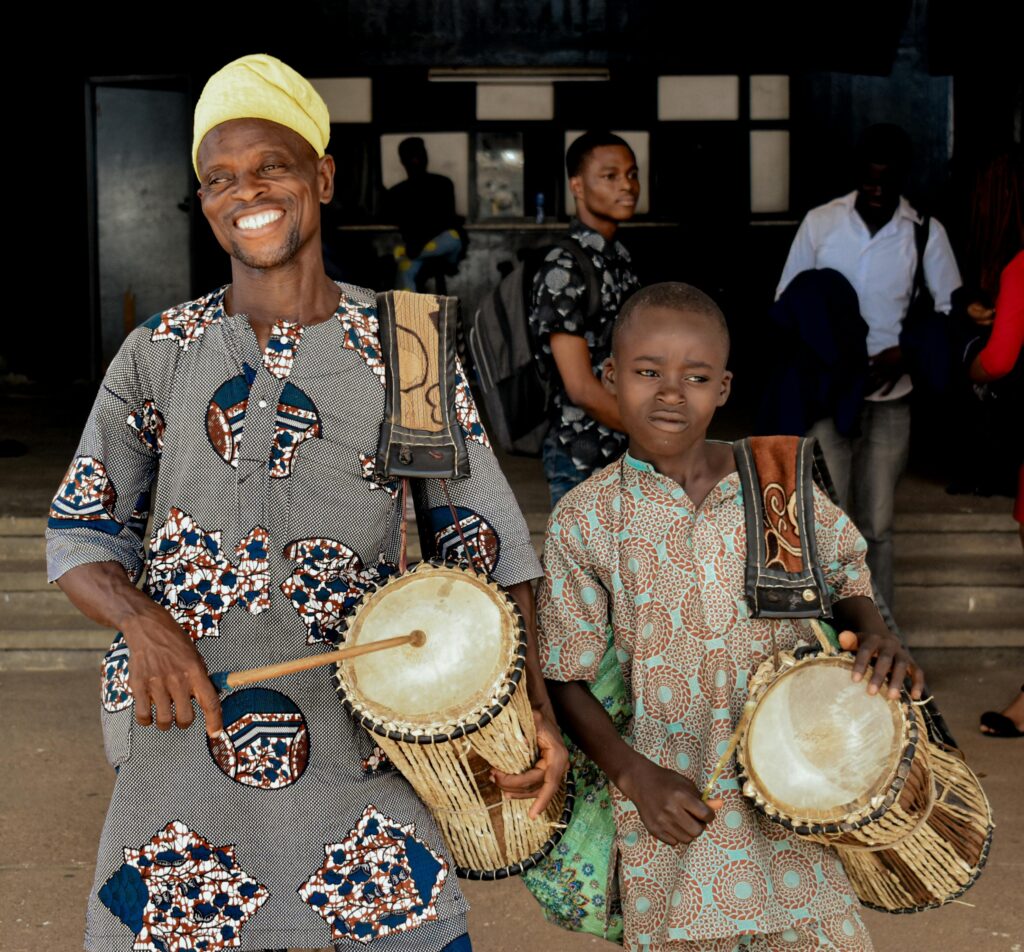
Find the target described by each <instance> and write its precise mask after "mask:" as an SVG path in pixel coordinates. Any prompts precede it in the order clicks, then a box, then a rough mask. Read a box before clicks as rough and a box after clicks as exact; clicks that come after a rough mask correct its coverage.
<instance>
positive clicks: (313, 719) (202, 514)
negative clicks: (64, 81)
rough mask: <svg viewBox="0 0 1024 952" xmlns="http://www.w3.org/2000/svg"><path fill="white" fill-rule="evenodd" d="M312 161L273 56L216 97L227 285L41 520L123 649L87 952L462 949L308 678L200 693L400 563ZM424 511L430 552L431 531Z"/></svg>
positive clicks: (280, 655) (422, 830)
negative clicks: (216, 676)
mask: <svg viewBox="0 0 1024 952" xmlns="http://www.w3.org/2000/svg"><path fill="white" fill-rule="evenodd" d="M329 135H330V123H329V116H328V111H327V108H326V106H325V105H324V103H323V101H322V100H321V98H320V97H319V95H317V93H316V91H315V90H314V89H313V87H312V86H311V85H310V83H308V82H307V81H306V80H305V79H303V78H302V77H301V76H299V75H298V73H296V72H295V71H294V70H292V69H291V68H290V67H288V66H286V65H285V64H284V63H282V62H280V61H279V60H276V59H274V58H273V57H271V56H265V55H260V56H247V57H243V58H242V59H239V60H236V61H235V62H233V63H230V64H228V65H227V66H226V67H224V69H222V70H221V71H220V72H218V73H216V74H215V75H214V76H213V77H212V78H211V79H210V81H209V82H208V84H207V85H206V87H205V89H204V90H203V93H202V95H201V97H200V99H199V103H198V105H197V107H196V113H195V138H194V144H193V150H192V159H193V164H194V167H195V170H196V174H197V175H198V176H199V182H200V187H199V197H200V200H201V202H202V208H203V213H204V215H205V216H206V218H207V220H208V221H209V223H210V226H211V228H212V229H213V232H214V234H215V236H216V237H217V240H218V241H219V242H220V244H221V246H222V247H223V248H224V249H225V251H227V252H228V253H229V254H230V256H231V271H232V280H231V284H230V285H227V286H226V287H223V288H220V289H218V290H216V291H213V292H211V293H210V294H207V295H205V296H204V297H201V298H198V299H197V300H194V301H189V302H186V303H184V304H179V305H177V306H175V307H171V308H169V309H168V310H166V311H163V312H161V313H159V314H156V315H154V316H153V317H152V318H151V319H150V320H148V321H147V322H146V323H145V324H144V325H143V326H141V327H139V328H137V329H136V330H135V331H134V332H133V333H132V334H131V335H130V336H129V337H128V339H127V340H126V341H125V343H124V346H123V347H122V349H121V351H120V353H119V354H118V355H117V357H116V358H115V359H114V361H113V363H112V364H111V366H110V369H109V371H108V372H107V375H106V379H105V381H104V384H103V387H102V388H101V390H100V393H99V395H98V397H97V400H96V403H95V405H94V407H93V411H92V414H91V416H90V418H89V421H88V423H87V425H86V428H85V432H84V434H83V436H82V440H81V442H80V444H79V447H78V450H77V452H76V454H75V459H74V460H73V462H72V463H71V466H70V468H69V470H68V473H67V476H66V478H65V480H64V482H63V484H62V485H61V487H60V488H59V489H58V492H57V495H56V496H55V498H54V502H53V505H52V507H51V510H50V518H49V529H48V563H49V575H50V578H51V580H56V581H58V583H59V584H60V586H61V588H62V589H63V590H64V591H65V592H66V593H67V594H68V596H69V597H70V598H71V600H72V601H73V602H74V603H75V605H77V606H78V607H79V608H80V609H81V610H82V611H83V612H84V613H85V614H87V615H88V616H89V617H91V618H93V619H94V620H96V621H98V622H100V623H101V624H104V625H107V626H109V627H111V628H115V629H117V630H118V634H117V637H116V638H115V640H114V643H113V644H112V646H111V649H110V651H109V652H108V654H107V656H106V657H105V658H104V663H103V679H102V702H103V713H102V719H103V728H104V740H105V746H106V749H107V754H108V757H109V759H110V761H111V763H112V764H113V765H114V767H115V768H117V771H118V773H117V782H116V785H115V788H114V793H113V798H112V801H111V806H110V810H109V812H108V815H107V822H106V825H105V828H104V831H103V836H102V839H101V843H100V850H99V858H98V861H97V868H96V878H95V884H94V888H93V891H92V894H91V901H90V906H89V922H88V931H87V935H86V946H87V948H89V949H91V950H104V952H114V950H124V952H129V950H132V949H142V948H146V949H159V950H165V952H185V950H189V952H192V950H198V949H203V950H208V952H213V950H218V949H226V948H238V949H250V950H261V949H269V948H281V947H284V946H288V947H300V948H312V947H323V946H326V945H329V944H332V943H340V944H342V945H344V946H346V947H351V946H350V942H351V941H357V942H360V943H371V942H372V944H373V945H374V947H375V948H381V949H384V950H392V949H394V950H410V952H435V950H439V949H445V948H449V947H450V948H451V949H467V948H468V947H469V942H468V939H467V938H466V936H465V931H466V922H465V910H466V904H465V901H464V900H463V898H462V896H461V895H460V893H459V891H458V888H457V886H456V883H455V877H454V875H452V874H453V872H454V870H453V868H452V865H451V861H450V859H449V857H448V855H447V852H446V849H445V846H444V844H443V842H442V841H441V839H440V836H439V835H438V831H437V829H436V827H435V826H434V823H433V821H432V819H431V818H430V816H429V814H428V812H427V811H426V809H425V808H424V806H423V805H422V804H421V803H420V802H419V800H418V799H417V798H416V796H415V795H414V794H413V792H412V790H411V788H410V787H409V786H408V784H407V783H406V782H405V780H404V779H403V778H402V777H401V776H400V775H399V774H398V773H397V772H396V771H395V770H394V768H393V767H392V766H391V765H390V764H389V763H388V762H387V760H386V758H384V757H383V755H382V754H381V752H380V751H379V749H377V748H375V746H374V744H373V742H372V740H370V737H369V735H368V734H367V733H366V731H365V730H363V729H362V728H361V727H360V726H359V725H358V724H356V723H355V722H354V721H353V720H352V718H351V717H349V716H348V715H347V714H346V713H345V712H344V710H343V708H342V707H341V705H340V703H339V701H338V699H337V696H336V694H335V691H334V687H333V684H332V681H331V676H330V672H329V669H327V668H325V667H320V668H316V669H314V670H312V671H307V672H304V673H301V674H295V675H289V676H287V677H285V678H281V679H279V680H277V681H272V682H267V683H265V684H264V683H261V684H260V686H258V687H251V688H244V689H240V690H236V691H234V692H232V693H230V694H228V695H226V696H225V697H224V698H223V699H220V698H219V697H218V695H217V692H216V690H215V689H214V687H213V685H212V683H211V681H210V678H209V672H211V671H236V670H241V669H246V668H251V667H255V666H258V665H262V664H266V663H268V662H273V661H281V660H287V659H291V658H297V657H302V656H305V655H309V654H320V653H322V652H324V651H328V650H330V649H331V648H332V647H333V646H334V645H336V644H337V643H338V642H339V641H341V640H342V639H343V632H344V621H343V619H344V616H345V615H346V614H347V612H348V611H349V609H350V608H351V606H352V604H353V603H354V602H355V601H356V599H357V598H358V597H359V595H360V594H361V593H362V592H364V591H366V590H367V589H369V588H370V587H371V586H372V585H373V584H374V583H375V582H377V581H379V580H381V579H382V578H383V577H386V576H387V575H389V574H391V573H393V572H394V571H395V565H396V563H397V561H398V554H399V551H400V547H401V520H402V507H401V504H400V501H399V497H398V492H397V488H396V486H394V485H391V484H385V485H378V484H377V483H375V482H373V481H372V478H371V477H372V459H373V454H374V451H375V449H376V446H377V440H378V435H379V431H380V426H381V421H382V419H383V416H384V396H385V391H384V387H383V386H382V384H383V382H384V380H385V378H386V374H387V366H386V363H385V361H384V359H383V357H382V349H381V346H380V341H379V339H378V336H377V327H378V325H377V316H376V309H375V304H376V301H375V297H374V295H373V293H372V292H369V291H366V290H364V289H362V288H357V287H353V286H350V285H338V284H335V283H334V282H332V281H331V280H330V279H329V278H328V277H327V275H326V273H325V271H324V266H323V259H322V253H321V244H320V205H321V204H324V203H327V202H329V201H330V199H331V195H332V191H333V184H334V161H333V159H332V158H331V156H330V155H329V154H327V152H326V147H327V142H328V138H329ZM457 375H458V381H457V383H458V387H459V394H460V400H459V401H458V404H459V405H458V410H457V414H458V417H459V422H460V424H462V428H463V431H464V435H465V441H466V444H467V447H466V448H467V451H468V453H469V458H470V462H471V469H472V476H471V477H470V478H468V479H462V480H458V481H455V482H453V483H452V484H451V486H450V492H451V495H452V497H453V502H454V504H455V506H456V507H457V508H456V512H457V514H458V519H459V523H460V528H461V530H462V534H463V535H466V536H469V535H471V534H474V535H475V538H477V539H486V540H490V541H489V543H488V544H487V545H478V546H477V549H478V552H477V553H476V558H477V560H478V562H479V564H480V567H481V568H483V569H485V570H486V571H487V572H488V573H489V574H490V576H491V578H492V579H493V580H494V581H495V582H497V583H498V584H500V585H503V586H506V587H507V588H508V589H509V591H510V593H511V594H512V596H513V597H514V598H515V599H516V600H517V601H518V602H519V603H520V605H521V607H522V608H523V609H524V614H525V615H526V617H527V618H528V619H530V620H531V625H532V618H533V610H532V608H533V606H532V595H531V592H530V584H529V583H530V580H531V579H533V578H535V577H537V576H539V575H540V567H539V565H538V563H537V560H536V557H535V555H534V553H533V549H532V547H531V545H530V537H529V532H528V530H527V528H526V525H525V523H524V521H523V519H522V516H521V515H520V513H519V510H518V508H517V506H516V503H515V499H514V497H513V496H512V494H511V491H510V490H509V488H508V485H507V483H506V482H505V479H504V477H503V476H502V474H501V471H500V469H499V468H498V466H497V463H496V461H495V460H494V457H493V455H492V453H491V451H490V449H489V447H488V445H487V438H486V435H485V434H484V433H483V430H482V428H481V427H480V425H479V419H478V418H477V417H476V411H475V409H474V407H473V404H472V398H471V397H470V396H469V390H468V387H467V386H466V383H465V379H464V378H463V377H462V371H461V368H457ZM158 476H159V479H158V478H157V477H158ZM430 482H434V481H430ZM428 486H429V483H428ZM425 495H426V505H427V507H428V510H427V512H426V515H427V518H428V520H429V521H431V522H432V524H433V527H434V528H435V530H436V532H437V535H438V539H450V538H451V537H453V536H454V535H455V534H456V533H455V525H454V517H453V515H452V514H451V511H450V510H449V509H448V508H447V506H446V505H445V504H444V501H443V500H442V499H440V498H437V496H436V491H435V490H434V489H433V488H432V487H431V488H428V489H427V490H426V493H425ZM446 513H447V514H448V515H447V517H446V515H445V514H446ZM150 516H151V517H152V518H151V522H152V525H151V530H150V533H149V534H147V533H146V531H145V530H146V524H147V519H149V518H150ZM446 519H447V521H446ZM147 535H150V536H151V538H149V539H148V542H147ZM449 554H450V555H458V554H459V543H458V542H455V543H451V545H450V549H449ZM143 571H144V572H145V582H144V584H143V585H142V586H141V587H138V588H137V587H136V586H135V585H134V583H135V582H136V580H137V579H138V578H139V577H140V576H141V575H142V574H143ZM528 669H529V674H528V677H529V679H530V691H531V695H533V696H534V701H535V703H536V702H537V701H538V699H539V701H540V704H541V708H542V715H543V719H542V724H541V728H540V731H539V739H540V743H541V748H542V757H541V760H540V761H539V762H538V765H537V767H535V768H534V769H533V770H531V771H529V772H527V773H525V774H523V775H521V776H520V777H517V778H504V777H502V778H501V779H502V782H503V783H504V784H505V785H506V787H507V788H509V789H510V790H511V791H513V792H514V793H518V794H528V795H535V794H538V792H539V797H538V802H541V801H546V800H548V799H549V798H550V797H551V795H552V794H553V793H554V790H555V788H556V787H557V784H558V781H559V780H560V779H561V774H562V772H563V771H564V767H565V764H566V755H565V751H564V748H563V747H562V745H561V742H560V740H559V739H558V736H557V732H556V731H555V728H554V726H553V718H552V717H551V714H550V705H549V703H548V702H547V695H546V692H545V691H544V688H543V681H542V680H541V679H540V677H539V673H538V671H537V666H536V662H535V651H531V657H530V662H529V665H528ZM196 707H198V709H199V710H198V712H199V713H200V715H201V716H200V717H198V718H196V717H195V716H194V715H195V713H196ZM154 709H155V711H156V714H155V724H154V723H153V721H154V715H153V710H154Z"/></svg>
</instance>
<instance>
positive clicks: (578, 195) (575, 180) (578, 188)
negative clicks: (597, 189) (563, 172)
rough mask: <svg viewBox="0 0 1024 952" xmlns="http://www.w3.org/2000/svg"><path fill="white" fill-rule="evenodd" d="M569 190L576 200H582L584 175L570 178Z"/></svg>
mask: <svg viewBox="0 0 1024 952" xmlns="http://www.w3.org/2000/svg"><path fill="white" fill-rule="evenodd" d="M569 192H570V193H571V194H572V197H573V198H575V199H576V201H580V200H581V199H582V198H583V176H582V175H574V176H572V178H570V179H569Z"/></svg>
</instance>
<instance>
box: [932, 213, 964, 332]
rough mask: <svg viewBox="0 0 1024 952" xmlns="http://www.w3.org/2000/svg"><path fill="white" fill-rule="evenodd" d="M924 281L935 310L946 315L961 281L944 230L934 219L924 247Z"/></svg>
mask: <svg viewBox="0 0 1024 952" xmlns="http://www.w3.org/2000/svg"><path fill="white" fill-rule="evenodd" d="M924 280H925V283H926V284H927V285H928V290H929V291H931V295H932V300H933V301H934V302H935V310H936V311H941V312H942V313H943V314H948V313H949V312H950V310H951V309H952V306H953V305H952V303H951V300H950V299H951V298H952V296H953V292H954V291H955V290H956V289H957V288H958V287H960V285H961V284H963V281H961V280H960V269H959V268H958V267H957V265H956V256H955V255H954V254H953V249H952V248H951V247H950V244H949V237H948V236H947V235H946V229H945V228H943V227H942V223H941V222H938V221H936V220H935V219H934V218H933V219H932V221H931V227H929V229H928V243H927V244H926V245H925V246H924Z"/></svg>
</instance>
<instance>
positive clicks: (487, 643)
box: [338, 563, 519, 733]
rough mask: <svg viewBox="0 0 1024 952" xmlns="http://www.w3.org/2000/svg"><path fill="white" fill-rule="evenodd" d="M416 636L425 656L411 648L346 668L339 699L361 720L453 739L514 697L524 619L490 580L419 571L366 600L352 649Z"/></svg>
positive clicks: (441, 569) (431, 568) (341, 671)
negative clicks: (449, 734) (458, 729)
mask: <svg viewBox="0 0 1024 952" xmlns="http://www.w3.org/2000/svg"><path fill="white" fill-rule="evenodd" d="M415 629H419V630H420V631H422V632H423V633H424V635H425V643H424V644H423V645H422V646H421V647H414V646H412V645H403V646H402V647H400V648H393V649H389V650H387V651H380V652H376V653H373V654H367V655H362V656H360V657H357V658H351V659H348V660H346V661H343V662H341V663H340V664H339V665H338V686H339V690H341V691H342V692H343V693H344V695H345V697H346V699H347V700H348V701H349V703H350V704H352V706H353V707H354V708H355V709H356V710H358V711H359V712H360V713H361V714H363V715H366V716H369V717H370V718H371V719H372V720H373V721H375V722H376V723H377V724H378V725H380V726H381V727H386V728H387V729H390V730H397V731H402V732H416V731H427V732H431V733H445V732H446V731H449V730H451V729H452V728H453V727H455V726H459V725H463V726H464V725H465V723H466V721H467V720H471V719H472V718H474V717H476V716H478V715H479V714H480V713H481V712H483V711H485V710H486V709H487V708H489V707H491V706H493V705H494V704H496V703H498V700H499V697H500V695H502V694H503V693H508V692H509V684H508V681H507V679H508V676H509V674H510V673H511V671H512V669H513V667H514V666H515V662H516V658H517V650H518V647H519V617H518V615H517V613H516V611H515V609H514V608H513V607H512V604H511V602H509V600H508V599H507V598H506V597H505V595H504V594H503V593H502V592H501V591H500V590H499V589H497V588H496V587H495V586H493V585H491V584H489V583H488V582H487V581H486V579H484V578H481V577H479V576H477V575H474V574H472V573H471V572H468V571H466V570H464V569H460V568H456V567H450V566H435V565H431V564H429V563H426V564H422V565H420V566H417V567H416V568H415V569H413V570H412V571H411V572H409V573H407V574H405V575H403V576H401V577H400V578H397V579H394V580H392V581H390V582H388V583H387V584H386V585H383V586H382V587H381V588H379V589H378V590H377V591H375V592H373V593H371V594H370V595H368V596H366V597H364V600H363V602H362V604H361V606H360V607H359V608H358V609H357V610H356V613H355V616H354V618H353V619H352V620H351V621H350V623H349V626H348V634H347V636H346V639H345V644H346V645H363V644H367V643H370V642H374V641H380V640H382V639H384V638H392V637H394V636H395V635H404V634H408V633H409V632H411V631H413V630H415ZM513 689H514V688H513Z"/></svg>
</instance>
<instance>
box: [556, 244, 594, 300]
mask: <svg viewBox="0 0 1024 952" xmlns="http://www.w3.org/2000/svg"><path fill="white" fill-rule="evenodd" d="M555 247H556V248H561V249H562V250H563V251H567V252H568V253H569V254H571V255H572V256H573V258H575V259H576V264H577V266H578V267H579V269H580V271H582V272H583V276H584V278H586V281H587V312H586V313H587V317H588V318H591V317H594V316H596V315H597V313H598V312H599V311H600V310H601V276H600V275H599V274H598V273H597V269H596V268H595V267H594V262H593V261H591V260H590V255H588V254H587V253H586V252H585V251H584V250H583V247H582V246H581V245H580V243H579V242H578V241H577V240H576V239H575V238H573V237H571V236H569V235H566V236H565V237H564V238H559V239H558V241H556V242H555Z"/></svg>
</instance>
